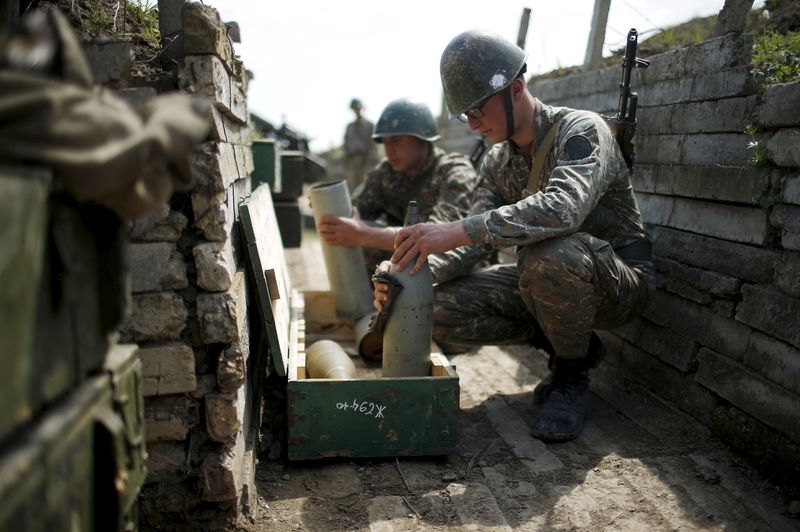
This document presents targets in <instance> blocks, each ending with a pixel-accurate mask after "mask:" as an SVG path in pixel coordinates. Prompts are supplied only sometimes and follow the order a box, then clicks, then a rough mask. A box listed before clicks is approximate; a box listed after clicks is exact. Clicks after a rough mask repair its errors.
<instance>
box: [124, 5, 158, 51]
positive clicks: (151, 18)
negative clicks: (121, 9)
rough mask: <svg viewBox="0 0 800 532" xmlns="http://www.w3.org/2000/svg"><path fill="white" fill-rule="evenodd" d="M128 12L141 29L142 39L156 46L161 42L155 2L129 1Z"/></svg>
mask: <svg viewBox="0 0 800 532" xmlns="http://www.w3.org/2000/svg"><path fill="white" fill-rule="evenodd" d="M128 12H129V13H130V15H131V16H132V17H133V18H134V20H135V21H136V22H137V23H138V24H139V26H140V27H141V32H142V36H143V37H144V39H145V40H146V41H148V42H149V43H153V44H156V45H158V43H159V42H160V41H161V32H160V31H159V29H158V3H157V2H156V1H155V0H129V1H128Z"/></svg>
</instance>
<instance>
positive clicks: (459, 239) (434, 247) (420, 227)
mask: <svg viewBox="0 0 800 532" xmlns="http://www.w3.org/2000/svg"><path fill="white" fill-rule="evenodd" d="M470 243H471V241H470V239H469V236H468V235H467V232H466V231H465V230H464V225H463V224H462V222H461V220H456V221H455V222H447V223H443V224H415V225H412V226H410V227H404V228H402V229H401V230H400V231H398V232H397V236H396V237H395V239H394V253H393V254H392V258H391V261H392V262H393V263H395V264H397V269H398V271H403V270H404V269H405V268H406V266H408V265H409V264H411V263H412V262H414V267H413V268H411V271H410V272H409V273H410V274H411V275H414V274H415V273H417V272H418V271H419V270H420V269H421V268H422V266H423V265H424V264H425V261H426V260H427V258H428V255H430V254H431V253H444V252H445V251H450V250H451V249H455V248H457V247H460V246H466V245H467V244H470ZM415 259H416V260H415Z"/></svg>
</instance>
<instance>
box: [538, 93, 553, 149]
mask: <svg viewBox="0 0 800 532" xmlns="http://www.w3.org/2000/svg"><path fill="white" fill-rule="evenodd" d="M534 102H536V112H535V113H533V134H534V135H535V142H536V152H538V151H539V146H541V145H542V142H543V141H544V138H545V137H546V136H547V132H548V131H550V128H551V127H553V124H555V123H556V120H558V116H556V115H557V113H556V111H557V108H556V107H553V106H551V105H546V104H543V103H542V102H541V101H540V100H538V99H536V98H534ZM536 152H534V153H536Z"/></svg>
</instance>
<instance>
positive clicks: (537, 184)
mask: <svg viewBox="0 0 800 532" xmlns="http://www.w3.org/2000/svg"><path fill="white" fill-rule="evenodd" d="M562 120H563V117H562V118H559V119H558V120H556V123H555V124H553V125H552V126H550V129H549V130H547V134H546V135H545V136H544V140H543V141H542V144H541V145H540V146H539V149H538V150H537V152H536V156H535V157H534V158H533V163H532V164H531V173H530V174H529V175H528V186H527V187H525V188H524V189H522V197H523V198H527V197H528V196H530V195H532V194H536V193H537V192H539V190H540V189H541V188H542V168H544V161H545V159H547V154H548V153H550V148H552V147H553V142H554V141H555V140H556V134H557V133H558V126H560V125H561V121H562Z"/></svg>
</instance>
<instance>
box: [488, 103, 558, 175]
mask: <svg viewBox="0 0 800 532" xmlns="http://www.w3.org/2000/svg"><path fill="white" fill-rule="evenodd" d="M533 101H534V104H535V105H536V111H535V112H534V113H533V124H531V126H532V127H533V133H534V136H535V137H534V139H535V142H536V148H537V149H538V148H539V146H540V145H541V143H542V141H543V140H544V137H545V135H547V132H548V131H549V130H550V126H552V125H553V124H554V123H555V121H556V116H555V107H552V106H550V105H546V104H544V103H542V102H541V100H539V99H538V98H534V99H533ZM514 157H523V154H522V153H521V152H518V151H517V150H516V148H515V147H514V146H513V145H512V143H511V140H506V141H505V142H503V146H502V147H501V148H500V153H498V154H497V161H498V162H499V163H500V165H501V166H505V165H507V164H509V163H510V162H511V160H512V159H513V158H514Z"/></svg>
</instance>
